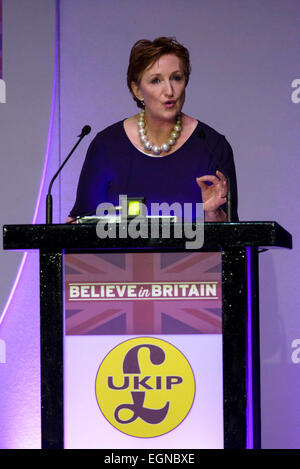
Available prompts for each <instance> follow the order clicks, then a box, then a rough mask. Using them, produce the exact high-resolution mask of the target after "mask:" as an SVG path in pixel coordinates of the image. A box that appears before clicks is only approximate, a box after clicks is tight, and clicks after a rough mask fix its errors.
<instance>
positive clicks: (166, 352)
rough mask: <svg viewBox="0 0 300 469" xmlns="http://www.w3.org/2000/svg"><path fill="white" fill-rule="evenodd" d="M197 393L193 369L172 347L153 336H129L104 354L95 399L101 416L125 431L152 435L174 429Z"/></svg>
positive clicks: (185, 414) (141, 435)
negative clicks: (131, 337) (130, 337)
mask: <svg viewBox="0 0 300 469" xmlns="http://www.w3.org/2000/svg"><path fill="white" fill-rule="evenodd" d="M194 395H195V380H194V375H193V371H192V369H191V367H190V365H189V363H188V361H187V359H186V358H185V357H184V355H183V354H182V353H181V352H180V351H179V350H178V349H177V348H176V347H174V346H173V345H171V344H170V343H168V342H165V341H163V340H161V339H157V338H153V337H139V338H136V339H130V340H127V341H125V342H123V343H121V344H119V345H118V346H117V347H115V348H114V349H113V350H111V352H109V354H108V355H107V356H106V357H105V358H104V360H103V362H102V363H101V365H100V367H99V370H98V373H97V377H96V398H97V402H98V405H99V407H100V410H101V412H102V414H103V415H104V417H105V418H106V419H107V420H108V421H109V422H110V423H111V424H112V425H113V426H114V427H115V428H117V429H118V430H120V431H122V432H123V433H126V434H127V435H131V436H135V437H141V438H151V437H154V436H159V435H163V434H165V433H168V432H169V431H171V430H173V429H174V428H175V427H177V426H178V425H179V424H180V423H181V422H182V421H183V419H184V418H185V417H186V416H187V414H188V412H189V410H190V409H191V407H192V404H193V400H194Z"/></svg>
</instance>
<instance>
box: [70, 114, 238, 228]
mask: <svg viewBox="0 0 300 469" xmlns="http://www.w3.org/2000/svg"><path fill="white" fill-rule="evenodd" d="M203 132H204V135H205V138H203ZM218 169H219V170H220V171H223V173H225V175H227V177H229V178H230V184H231V192H232V220H233V221H237V220H238V214H237V184H236V172H235V166H234V160H233V154H232V149H231V146H230V145H229V143H228V142H227V140H226V139H225V137H224V136H223V135H221V134H219V133H218V132H217V131H215V130H214V129H212V128H211V127H209V126H208V125H206V124H204V123H201V122H199V121H198V125H197V127H196V128H195V130H194V132H193V133H192V135H191V136H190V137H189V138H188V139H187V141H186V142H185V143H184V144H183V145H182V146H181V147H180V148H179V149H178V150H176V151H175V152H174V153H171V154H169V155H165V156H159V157H154V156H150V155H146V154H144V153H142V152H141V151H140V150H138V149H137V148H136V147H135V146H134V145H133V144H132V143H131V141H130V140H129V138H128V137H127V134H126V132H125V129H124V126H123V121H120V122H117V123H115V124H113V125H111V126H109V127H107V128H106V129H104V130H103V131H101V132H99V133H98V134H97V135H96V137H95V138H94V139H93V141H92V142H91V144H90V146H89V149H88V151H87V155H86V158H85V161H84V164H83V167H82V170H81V174H80V178H79V183H78V188H77V196H76V201H75V205H74V207H73V208H72V210H71V212H70V216H71V217H77V216H83V215H86V214H91V213H93V212H94V213H96V209H97V206H98V204H100V203H101V202H110V203H112V204H113V205H119V195H127V197H145V199H146V205H147V208H148V214H151V213H150V211H151V203H154V202H156V203H162V202H166V203H168V204H169V205H171V204H173V203H174V202H179V203H181V204H184V203H192V204H195V203H197V202H202V198H201V190H200V188H199V186H198V184H197V182H196V178H197V177H200V176H204V175H207V174H210V175H211V174H214V175H215V173H216V170H218ZM222 208H223V209H224V210H225V211H226V204H225V205H224V206H223V207H222ZM152 215H153V213H152Z"/></svg>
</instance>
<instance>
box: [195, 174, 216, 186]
mask: <svg viewBox="0 0 300 469" xmlns="http://www.w3.org/2000/svg"><path fill="white" fill-rule="evenodd" d="M196 181H197V182H198V181H200V182H212V183H213V184H217V183H218V182H220V179H219V178H218V177H217V176H211V175H209V174H207V175H206V176H201V177H200V178H196Z"/></svg>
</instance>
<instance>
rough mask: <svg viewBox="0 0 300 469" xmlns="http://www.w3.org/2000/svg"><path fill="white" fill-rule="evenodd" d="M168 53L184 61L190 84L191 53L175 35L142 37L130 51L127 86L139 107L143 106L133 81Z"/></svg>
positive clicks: (138, 80) (185, 73) (137, 80)
mask: <svg viewBox="0 0 300 469" xmlns="http://www.w3.org/2000/svg"><path fill="white" fill-rule="evenodd" d="M166 54H173V55H176V56H177V57H178V58H179V59H180V60H181V62H182V66H183V73H184V76H185V85H187V84H188V81H189V76H190V73H191V65H190V55H189V51H188V50H187V48H186V47H184V46H183V45H182V44H179V42H178V41H177V40H176V38H175V37H158V38H156V39H154V41H150V40H148V39H140V40H139V41H137V42H136V43H135V44H134V45H133V47H132V49H131V53H130V57H129V65H128V70H127V86H128V88H129V91H130V93H131V94H132V96H133V99H134V100H135V102H136V103H137V106H138V107H143V106H142V104H141V102H140V101H139V100H138V99H137V98H136V97H135V96H134V94H133V92H132V89H131V83H132V82H135V83H137V84H138V83H139V82H140V79H141V77H142V74H143V72H144V71H145V70H146V69H147V68H148V67H150V66H151V65H152V64H154V62H156V61H157V60H158V59H159V58H160V57H162V56H163V55H166Z"/></svg>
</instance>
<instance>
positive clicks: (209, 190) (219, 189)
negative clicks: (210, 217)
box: [196, 171, 228, 213]
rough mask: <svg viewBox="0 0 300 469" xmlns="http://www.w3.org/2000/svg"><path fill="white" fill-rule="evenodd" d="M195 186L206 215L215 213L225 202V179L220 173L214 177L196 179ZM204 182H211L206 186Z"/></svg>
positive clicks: (226, 185) (207, 176)
mask: <svg viewBox="0 0 300 469" xmlns="http://www.w3.org/2000/svg"><path fill="white" fill-rule="evenodd" d="M196 181H197V184H198V186H199V187H200V189H201V192H202V201H203V204H204V205H203V210H204V212H206V213H209V212H216V211H217V210H218V209H219V207H221V205H223V204H224V203H225V202H226V200H227V191H228V184H227V179H226V177H225V176H224V174H223V173H221V171H217V172H216V176H210V175H206V176H202V177H199V178H196ZM206 182H211V184H210V185H207V184H206Z"/></svg>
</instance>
